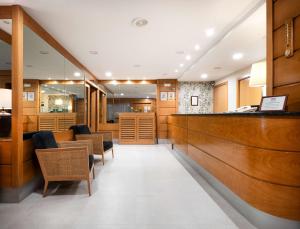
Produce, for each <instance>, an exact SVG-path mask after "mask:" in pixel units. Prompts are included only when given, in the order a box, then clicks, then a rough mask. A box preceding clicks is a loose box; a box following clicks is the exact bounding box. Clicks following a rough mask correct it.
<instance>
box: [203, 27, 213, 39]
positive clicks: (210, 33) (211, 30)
mask: <svg viewBox="0 0 300 229" xmlns="http://www.w3.org/2000/svg"><path fill="white" fill-rule="evenodd" d="M214 33H215V29H214V28H209V29H207V30H205V34H206V36H207V37H211V36H212V35H214Z"/></svg>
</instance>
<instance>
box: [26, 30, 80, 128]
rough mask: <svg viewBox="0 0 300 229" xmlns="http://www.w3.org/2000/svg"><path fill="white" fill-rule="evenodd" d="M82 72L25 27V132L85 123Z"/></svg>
mask: <svg viewBox="0 0 300 229" xmlns="http://www.w3.org/2000/svg"><path fill="white" fill-rule="evenodd" d="M84 101H85V77H84V73H83V71H81V69H79V68H77V67H76V66H75V65H74V64H72V63H71V62H70V61H69V60H67V59H66V58H64V56H63V55H61V54H60V53H59V52H58V51H57V50H55V49H54V48H53V47H52V46H50V45H49V44H48V43H46V42H45V41H44V40H43V39H42V38H40V37H39V36H38V35H37V34H35V33H34V32H33V31H32V30H31V29H30V28H28V27H26V26H24V94H23V107H24V110H23V114H24V131H26V132H27V131H37V130H51V131H54V132H59V131H65V130H68V129H69V127H70V126H72V125H75V124H82V123H85V102H84Z"/></svg>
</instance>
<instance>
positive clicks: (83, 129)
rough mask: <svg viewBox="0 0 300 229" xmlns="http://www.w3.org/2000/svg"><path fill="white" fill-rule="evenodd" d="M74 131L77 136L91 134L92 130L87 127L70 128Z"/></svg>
mask: <svg viewBox="0 0 300 229" xmlns="http://www.w3.org/2000/svg"><path fill="white" fill-rule="evenodd" d="M70 129H71V130H73V133H74V136H75V135H77V134H91V131H90V128H89V127H88V126H87V125H75V126H71V127H70Z"/></svg>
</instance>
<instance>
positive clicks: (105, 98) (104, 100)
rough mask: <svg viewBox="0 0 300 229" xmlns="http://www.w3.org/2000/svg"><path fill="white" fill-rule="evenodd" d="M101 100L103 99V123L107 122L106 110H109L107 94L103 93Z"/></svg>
mask: <svg viewBox="0 0 300 229" xmlns="http://www.w3.org/2000/svg"><path fill="white" fill-rule="evenodd" d="M101 101H102V103H101V106H102V109H101V110H102V120H101V122H102V123H104V124H105V123H106V112H107V95H105V94H102V96H101Z"/></svg>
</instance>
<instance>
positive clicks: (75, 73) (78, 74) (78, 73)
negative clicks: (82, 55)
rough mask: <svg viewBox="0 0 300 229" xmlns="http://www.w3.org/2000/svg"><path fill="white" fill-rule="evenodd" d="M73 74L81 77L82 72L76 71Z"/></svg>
mask: <svg viewBox="0 0 300 229" xmlns="http://www.w3.org/2000/svg"><path fill="white" fill-rule="evenodd" d="M73 75H74V76H75V77H80V76H81V74H80V72H74V73H73Z"/></svg>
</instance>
